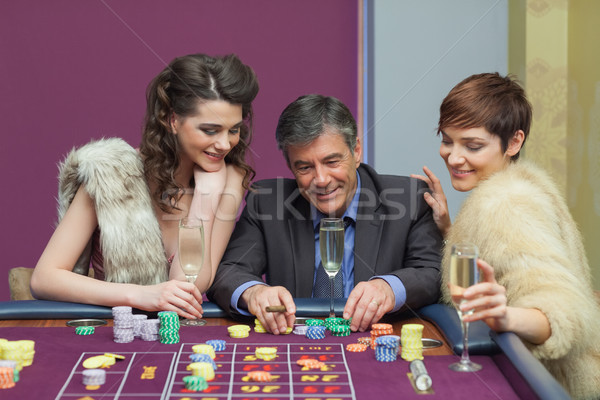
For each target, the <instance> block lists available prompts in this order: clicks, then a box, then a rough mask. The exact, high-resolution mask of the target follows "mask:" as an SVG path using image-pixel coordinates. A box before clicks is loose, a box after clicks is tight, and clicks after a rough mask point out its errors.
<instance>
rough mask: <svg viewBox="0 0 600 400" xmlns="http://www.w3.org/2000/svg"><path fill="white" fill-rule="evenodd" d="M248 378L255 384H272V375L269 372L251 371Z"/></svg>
mask: <svg viewBox="0 0 600 400" xmlns="http://www.w3.org/2000/svg"><path fill="white" fill-rule="evenodd" d="M246 376H247V377H248V378H249V379H250V380H251V381H254V382H271V374H270V373H269V372H267V371H250V372H248V375H246Z"/></svg>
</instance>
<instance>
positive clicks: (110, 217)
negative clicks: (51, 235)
mask: <svg viewBox="0 0 600 400" xmlns="http://www.w3.org/2000/svg"><path fill="white" fill-rule="evenodd" d="M81 184H84V185H85V189H86V191H87V192H88V194H89V195H90V197H91V198H92V200H93V201H94V205H95V209H96V215H97V218H98V228H99V230H100V247H101V249H100V250H98V249H92V240H91V239H90V242H89V243H88V246H87V248H86V250H85V251H84V252H83V254H82V255H81V257H80V258H79V260H78V262H77V264H76V265H75V268H74V272H77V273H81V274H86V275H87V272H88V269H89V265H90V257H91V254H92V251H101V253H102V256H103V259H104V265H103V267H104V273H105V280H106V281H107V282H120V283H135V284H140V285H152V284H157V283H160V282H164V281H166V280H167V279H168V263H167V257H166V255H165V251H164V248H163V244H162V238H161V232H160V227H159V224H158V221H157V219H156V215H155V213H154V210H153V207H152V201H151V198H150V193H149V190H148V185H147V184H146V179H145V177H144V171H143V164H142V160H141V158H140V156H139V155H138V153H137V151H136V150H135V149H134V148H133V147H131V146H130V145H129V144H127V143H126V142H125V141H123V140H122V139H118V138H111V139H102V140H98V141H94V142H91V143H89V144H86V145H84V146H82V147H80V148H79V149H73V150H72V151H71V152H70V153H69V154H68V155H67V157H66V158H65V160H64V161H63V162H62V163H61V164H60V166H59V193H58V219H59V221H60V220H61V219H62V217H63V216H64V215H65V212H66V211H67V209H68V208H69V205H70V204H71V201H72V200H73V197H74V196H75V193H76V192H77V189H78V188H79V186H80V185H81Z"/></svg>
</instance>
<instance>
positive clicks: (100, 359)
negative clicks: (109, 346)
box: [83, 355, 114, 369]
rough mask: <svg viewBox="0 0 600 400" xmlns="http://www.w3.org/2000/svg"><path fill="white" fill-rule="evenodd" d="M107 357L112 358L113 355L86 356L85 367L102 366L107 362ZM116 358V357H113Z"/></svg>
mask: <svg viewBox="0 0 600 400" xmlns="http://www.w3.org/2000/svg"><path fill="white" fill-rule="evenodd" d="M107 358H112V357H106V356H103V355H102V356H93V357H89V358H86V359H85V360H84V361H83V368H89V369H95V368H101V367H102V366H103V365H104V363H105V362H106V359H107ZM113 360H114V358H113Z"/></svg>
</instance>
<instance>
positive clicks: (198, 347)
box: [192, 344, 217, 360]
mask: <svg viewBox="0 0 600 400" xmlns="http://www.w3.org/2000/svg"><path fill="white" fill-rule="evenodd" d="M192 351H193V352H194V353H197V354H208V355H209V356H210V358H211V359H213V360H214V359H215V358H217V355H216V354H215V348H214V347H212V346H211V345H210V344H195V345H193V346H192Z"/></svg>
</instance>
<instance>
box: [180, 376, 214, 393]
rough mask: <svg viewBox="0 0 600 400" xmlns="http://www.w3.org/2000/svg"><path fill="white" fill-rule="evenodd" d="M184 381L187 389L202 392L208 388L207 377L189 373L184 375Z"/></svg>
mask: <svg viewBox="0 0 600 400" xmlns="http://www.w3.org/2000/svg"><path fill="white" fill-rule="evenodd" d="M183 383H184V384H185V388H186V389H187V390H191V391H193V392H201V391H203V390H206V389H207V388H208V383H206V379H204V378H203V377H201V376H195V375H188V376H184V377H183Z"/></svg>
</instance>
